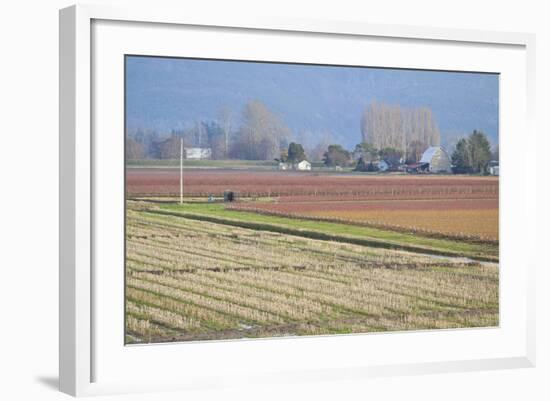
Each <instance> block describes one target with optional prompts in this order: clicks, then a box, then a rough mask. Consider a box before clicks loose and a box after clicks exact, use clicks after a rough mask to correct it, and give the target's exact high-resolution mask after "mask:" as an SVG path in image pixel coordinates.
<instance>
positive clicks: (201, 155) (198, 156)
mask: <svg viewBox="0 0 550 401" xmlns="http://www.w3.org/2000/svg"><path fill="white" fill-rule="evenodd" d="M211 157H212V149H210V148H185V158H186V159H188V160H202V159H210V158H211Z"/></svg>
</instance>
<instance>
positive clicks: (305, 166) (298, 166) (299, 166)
mask: <svg viewBox="0 0 550 401" xmlns="http://www.w3.org/2000/svg"><path fill="white" fill-rule="evenodd" d="M296 170H311V163H310V162H308V161H307V160H302V161H301V162H300V163H298V164H296Z"/></svg>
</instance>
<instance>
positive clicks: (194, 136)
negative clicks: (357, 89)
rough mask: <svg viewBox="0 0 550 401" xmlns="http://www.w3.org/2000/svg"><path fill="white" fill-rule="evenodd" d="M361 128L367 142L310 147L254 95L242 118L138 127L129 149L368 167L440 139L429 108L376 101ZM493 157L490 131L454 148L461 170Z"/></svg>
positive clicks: (163, 155)
mask: <svg viewBox="0 0 550 401" xmlns="http://www.w3.org/2000/svg"><path fill="white" fill-rule="evenodd" d="M361 132H362V137H363V142H361V143H359V144H358V145H357V146H356V147H355V149H354V150H353V151H349V150H347V149H344V148H343V147H342V146H341V145H339V144H335V143H334V142H332V141H331V139H330V136H329V135H327V134H325V135H324V136H322V137H321V138H319V139H318V143H317V145H316V146H314V147H312V148H308V149H307V152H306V151H305V150H304V146H303V145H302V144H299V143H296V142H291V143H289V141H290V138H291V137H292V135H291V131H290V129H289V128H288V126H286V125H285V124H284V122H283V121H282V119H281V118H280V117H279V116H278V115H277V114H276V113H274V112H273V111H271V110H270V109H269V108H268V107H267V106H266V105H265V104H264V103H262V102H260V101H251V102H249V103H247V104H246V105H245V106H244V108H243V110H242V113H241V115H240V117H239V118H237V116H235V115H234V114H233V112H232V111H231V110H230V109H229V108H224V109H221V110H220V111H219V113H218V117H217V119H216V120H213V121H197V122H195V124H194V125H193V126H191V127H187V128H185V129H180V130H172V131H171V132H170V133H169V134H168V135H164V136H161V135H159V134H158V133H156V132H154V131H145V130H139V129H138V130H136V131H134V132H132V133H129V134H128V135H127V139H126V152H127V158H128V159H137V160H139V159H177V158H179V152H180V141H181V140H182V139H183V142H184V146H185V147H208V148H210V149H211V154H212V158H213V159H247V160H274V159H275V160H278V161H284V162H290V163H296V162H299V161H301V160H304V159H308V160H310V161H323V162H324V164H325V165H327V166H332V167H333V166H341V167H348V166H352V165H355V164H356V163H357V164H358V165H359V167H358V168H359V169H363V168H365V169H367V168H368V166H369V165H372V162H374V161H376V160H381V159H383V160H386V161H388V162H390V163H392V164H399V163H400V162H406V163H412V162H416V161H418V160H419V159H420V158H421V156H422V153H423V152H424V150H426V149H427V148H428V147H429V146H436V145H439V142H440V133H439V129H438V127H437V124H436V122H435V118H434V117H433V115H432V112H431V110H430V109H428V108H404V107H401V106H399V105H387V104H383V103H376V102H373V103H371V104H370V105H369V106H368V107H367V108H366V109H365V111H364V113H363V116H362V119H361ZM306 153H307V156H306ZM308 156H309V157H308ZM496 157H497V158H498V151H497V155H496ZM492 158H493V159H494V158H495V155H491V150H490V145H489V141H488V140H487V137H486V136H485V135H484V134H483V133H481V132H478V131H474V133H473V134H471V135H470V136H469V137H467V138H463V139H460V140H459V141H458V142H457V143H456V149H455V150H454V152H452V160H453V164H454V165H455V166H456V168H457V171H459V172H483V171H484V169H486V167H487V163H488V162H489V160H491V159H492ZM356 161H357V162H356ZM363 166H364V167H363Z"/></svg>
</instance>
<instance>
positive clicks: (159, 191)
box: [126, 168, 499, 241]
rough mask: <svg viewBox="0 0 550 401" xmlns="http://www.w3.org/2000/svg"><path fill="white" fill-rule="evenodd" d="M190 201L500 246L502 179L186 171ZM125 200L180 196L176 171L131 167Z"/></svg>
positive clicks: (187, 193)
mask: <svg viewBox="0 0 550 401" xmlns="http://www.w3.org/2000/svg"><path fill="white" fill-rule="evenodd" d="M183 183H184V195H185V196H186V197H204V198H206V197H207V196H209V195H213V196H218V197H219V196H221V195H223V193H224V191H227V190H230V191H235V192H237V193H239V199H240V200H241V201H240V202H237V203H234V204H231V205H230V206H228V207H230V208H231V209H233V210H244V211H252V212H255V213H262V214H276V215H281V216H288V217H301V218H310V219H322V220H334V221H339V222H346V223H350V224H361V225H371V226H376V227H381V228H387V229H392V230H407V231H414V232H418V233H425V234H435V235H439V234H441V235H445V236H449V237H454V238H457V239H461V238H474V239H483V240H492V241H494V240H498V193H499V184H498V177H475V176H437V175H422V176H407V175H361V174H352V173H343V174H342V173H340V174H338V173H332V174H331V173H298V172H283V171H251V170H198V169H195V170H191V169H189V170H185V171H184V175H183ZM126 190H127V196H128V197H129V198H132V197H136V198H137V197H174V196H177V195H179V170H178V169H159V168H149V169H128V170H127V176H126Z"/></svg>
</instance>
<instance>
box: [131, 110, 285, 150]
mask: <svg viewBox="0 0 550 401" xmlns="http://www.w3.org/2000/svg"><path fill="white" fill-rule="evenodd" d="M235 120H236V118H235V117H234V116H233V114H232V112H231V110H230V109H227V108H225V109H222V110H221V111H220V113H219V116H218V119H217V120H215V121H197V122H196V123H195V124H194V126H192V127H190V128H187V129H183V130H172V131H171V133H170V134H169V135H168V136H163V137H162V136H160V135H158V133H156V132H152V131H149V132H147V131H144V130H137V131H135V132H133V133H131V134H128V136H127V139H126V152H127V158H128V159H144V158H149V159H176V158H178V157H179V151H180V141H181V140H182V139H183V142H184V146H185V147H208V148H210V149H211V151H212V158H213V159H230V158H232V159H246V160H273V159H274V158H276V157H277V156H278V155H279V153H280V151H281V149H283V148H285V147H286V146H287V145H288V140H289V138H290V129H289V128H288V127H287V126H286V125H285V124H284V123H283V122H282V120H281V119H280V117H279V116H278V115H277V114H275V113H274V112H272V111H271V110H269V109H268V108H267V106H266V105H265V104H263V103H262V102H260V101H252V102H249V103H247V104H246V105H245V107H244V110H243V112H242V116H241V118H240V125H238V126H237V124H235Z"/></svg>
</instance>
